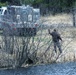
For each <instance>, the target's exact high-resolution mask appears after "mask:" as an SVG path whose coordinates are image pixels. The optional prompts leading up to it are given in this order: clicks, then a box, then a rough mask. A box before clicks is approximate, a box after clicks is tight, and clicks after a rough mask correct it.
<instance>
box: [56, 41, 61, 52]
mask: <svg viewBox="0 0 76 75" xmlns="http://www.w3.org/2000/svg"><path fill="white" fill-rule="evenodd" d="M57 47H58V48H59V51H60V53H62V49H61V45H60V42H57Z"/></svg>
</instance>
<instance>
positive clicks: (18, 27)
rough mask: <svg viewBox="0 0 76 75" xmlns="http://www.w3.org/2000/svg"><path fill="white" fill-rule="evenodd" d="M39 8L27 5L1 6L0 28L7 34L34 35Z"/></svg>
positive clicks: (37, 22)
mask: <svg viewBox="0 0 76 75" xmlns="http://www.w3.org/2000/svg"><path fill="white" fill-rule="evenodd" d="M39 20H40V9H38V8H33V7H31V6H29V5H27V6H24V5H23V6H15V5H12V6H8V7H2V8H1V14H0V28H1V29H3V30H4V31H5V32H8V33H9V34H16V35H25V36H26V35H36V33H37V29H38V27H39V26H40V23H39Z"/></svg>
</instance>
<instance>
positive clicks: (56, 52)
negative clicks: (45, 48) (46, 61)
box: [54, 42, 57, 53]
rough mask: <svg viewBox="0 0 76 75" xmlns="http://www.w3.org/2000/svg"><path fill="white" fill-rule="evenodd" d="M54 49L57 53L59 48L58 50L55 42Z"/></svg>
mask: <svg viewBox="0 0 76 75" xmlns="http://www.w3.org/2000/svg"><path fill="white" fill-rule="evenodd" d="M54 51H55V53H57V50H56V43H55V42H54Z"/></svg>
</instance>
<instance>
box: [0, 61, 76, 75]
mask: <svg viewBox="0 0 76 75" xmlns="http://www.w3.org/2000/svg"><path fill="white" fill-rule="evenodd" d="M0 75H76V62H68V63H58V64H55V63H54V64H48V65H39V66H33V67H28V68H19V69H11V70H0Z"/></svg>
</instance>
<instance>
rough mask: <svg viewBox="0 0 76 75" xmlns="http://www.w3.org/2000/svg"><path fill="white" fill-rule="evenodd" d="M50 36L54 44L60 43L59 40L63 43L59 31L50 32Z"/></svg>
mask: <svg viewBox="0 0 76 75" xmlns="http://www.w3.org/2000/svg"><path fill="white" fill-rule="evenodd" d="M49 34H50V35H52V39H53V41H54V42H58V41H59V40H61V41H62V38H61V37H60V35H59V33H58V32H57V31H53V32H52V33H50V32H49Z"/></svg>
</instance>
